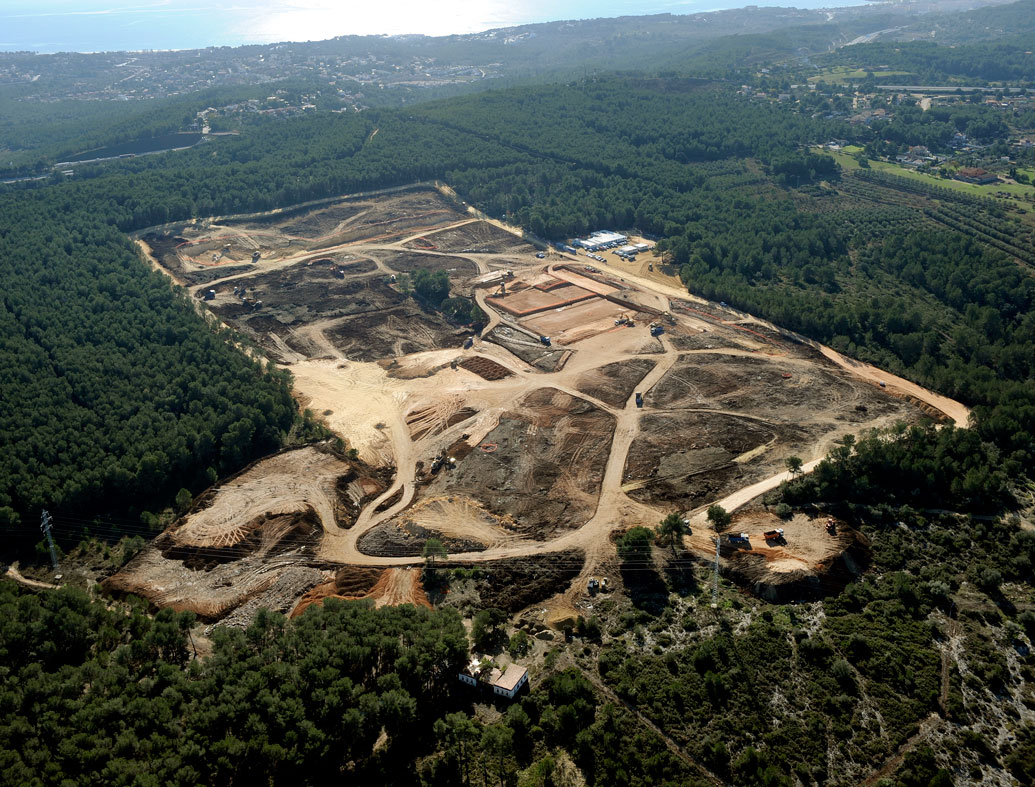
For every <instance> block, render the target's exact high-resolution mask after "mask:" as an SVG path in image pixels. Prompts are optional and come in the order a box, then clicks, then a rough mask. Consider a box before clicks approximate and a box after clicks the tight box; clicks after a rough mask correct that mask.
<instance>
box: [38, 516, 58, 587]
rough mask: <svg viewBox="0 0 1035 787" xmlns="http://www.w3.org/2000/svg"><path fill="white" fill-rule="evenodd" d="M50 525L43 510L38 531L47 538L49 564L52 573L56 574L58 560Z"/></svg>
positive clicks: (48, 517) (48, 518) (51, 523)
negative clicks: (52, 569)
mask: <svg viewBox="0 0 1035 787" xmlns="http://www.w3.org/2000/svg"><path fill="white" fill-rule="evenodd" d="M52 525H53V522H52V521H51V519H50V514H49V513H47V511H46V510H44V511H43V513H42V515H41V516H40V530H42V531H43V535H45V536H46V537H47V546H49V547H50V564H51V565H52V566H53V567H54V573H55V574H56V573H57V572H58V558H57V550H56V549H55V548H54V536H53V535H51V532H50V529H51V526H52Z"/></svg>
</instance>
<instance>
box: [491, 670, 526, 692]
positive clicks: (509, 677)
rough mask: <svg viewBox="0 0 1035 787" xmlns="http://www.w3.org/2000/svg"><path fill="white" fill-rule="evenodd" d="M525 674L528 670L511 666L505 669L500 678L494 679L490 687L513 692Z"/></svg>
mask: <svg viewBox="0 0 1035 787" xmlns="http://www.w3.org/2000/svg"><path fill="white" fill-rule="evenodd" d="M527 673H528V670H526V669H525V668H524V667H519V666H518V665H517V664H511V665H509V666H508V667H507V671H506V672H504V673H503V675H502V677H499V678H496V679H495V680H493V681H492V685H493V686H498V687H499V688H501V689H503V690H505V691H513V690H514V687H515V686H517V685H518V683H519V682H520V681H521V679H522V678H523V677H525V675H526V674H527Z"/></svg>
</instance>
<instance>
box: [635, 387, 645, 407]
mask: <svg viewBox="0 0 1035 787" xmlns="http://www.w3.org/2000/svg"><path fill="white" fill-rule="evenodd" d="M636 406H637V407H643V394H641V393H640V392H639V391H637V392H636Z"/></svg>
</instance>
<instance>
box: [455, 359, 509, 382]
mask: <svg viewBox="0 0 1035 787" xmlns="http://www.w3.org/2000/svg"><path fill="white" fill-rule="evenodd" d="M460 366H461V367H463V368H464V369H466V370H467V371H469V372H474V373H475V374H476V375H478V376H479V377H481V378H482V379H484V380H502V379H504V378H506V377H511V376H513V372H511V371H510V370H509V369H508V368H507V367H506V366H503V365H501V364H498V363H496V362H495V361H494V360H492V359H491V358H483V357H480V356H477V357H474V358H465V359H464V360H462V361H460Z"/></svg>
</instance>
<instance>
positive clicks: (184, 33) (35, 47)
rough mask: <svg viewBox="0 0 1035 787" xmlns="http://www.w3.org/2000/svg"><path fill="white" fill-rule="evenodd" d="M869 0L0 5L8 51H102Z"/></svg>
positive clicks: (70, 1) (256, 0) (247, 0)
mask: <svg viewBox="0 0 1035 787" xmlns="http://www.w3.org/2000/svg"><path fill="white" fill-rule="evenodd" d="M861 2H862V0H474V1H472V0H363V1H362V2H358V1H357V0H0V50H7V51H12V50H30V51H37V52H59V51H78V52H98V51H111V50H121V49H130V50H138V49H194V48H200V47H206V46H238V45H240V44H267V43H274V42H277V41H311V40H321V39H327V38H333V37H334V36H340V35H376V34H382V33H383V34H387V35H399V34H405V33H423V34H424V35H435V36H438V35H448V34H450V33H475V32H479V31H481V30H488V29H491V28H495V27H509V26H512V25H521V24H528V23H532V22H548V21H554V20H559V19H590V18H595V17H614V16H624V15H640V14H658V13H672V14H691V13H698V12H701V11H714V10H718V9H721V8H739V7H742V6H745V5H748V4H751V5H759V6H777V5H783V6H795V7H798V8H822V7H831V6H844V5H856V4H859V3H861Z"/></svg>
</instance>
